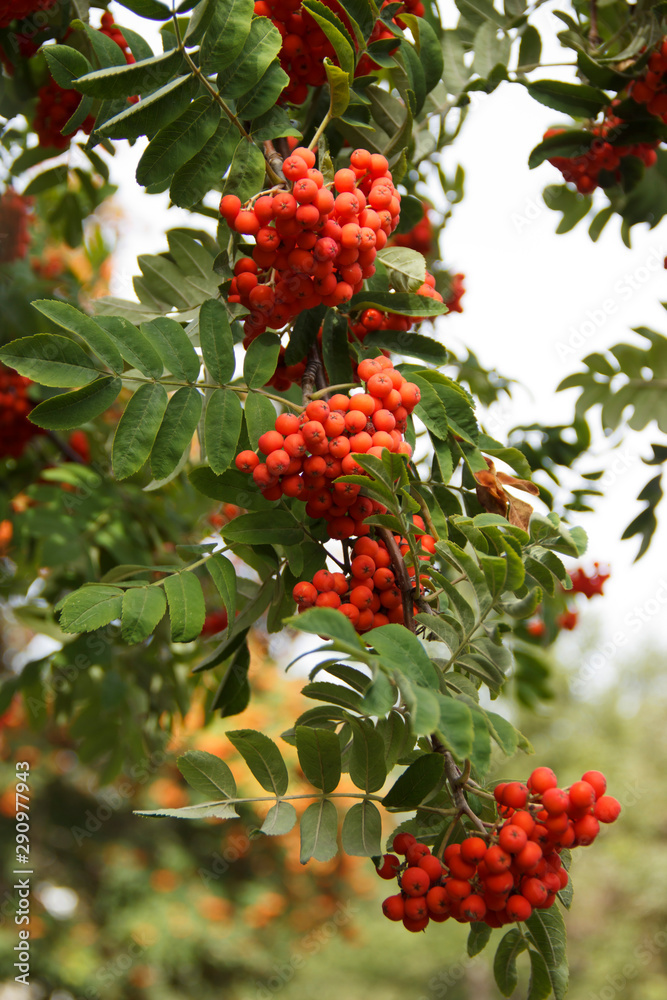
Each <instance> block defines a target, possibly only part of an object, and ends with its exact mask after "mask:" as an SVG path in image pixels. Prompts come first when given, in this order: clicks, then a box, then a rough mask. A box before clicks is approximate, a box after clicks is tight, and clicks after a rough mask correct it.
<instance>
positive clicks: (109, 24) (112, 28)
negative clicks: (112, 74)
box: [99, 10, 139, 101]
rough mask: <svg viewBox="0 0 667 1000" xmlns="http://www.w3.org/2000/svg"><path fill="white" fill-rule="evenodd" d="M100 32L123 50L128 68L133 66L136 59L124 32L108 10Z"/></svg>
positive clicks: (104, 15)
mask: <svg viewBox="0 0 667 1000" xmlns="http://www.w3.org/2000/svg"><path fill="white" fill-rule="evenodd" d="M99 30H100V32H101V33H102V34H103V35H106V36H107V38H110V39H111V41H112V42H115V43H116V45H117V46H118V48H119V49H121V51H122V53H123V55H124V56H125V62H126V63H127V64H128V66H131V65H132V63H134V62H136V59H135V58H134V56H133V55H132V53H131V52H130V48H129V45H128V44H127V41H126V40H125V36H124V34H123V32H122V31H121V30H120V28H119V27H118V25H117V24H115V23H114V19H113V14H110V13H109V11H108V10H105V12H104V13H103V14H102V22H101V25H100V28H99ZM130 100H132V98H130ZM134 100H135V101H138V100H139V98H138V97H135V98H134Z"/></svg>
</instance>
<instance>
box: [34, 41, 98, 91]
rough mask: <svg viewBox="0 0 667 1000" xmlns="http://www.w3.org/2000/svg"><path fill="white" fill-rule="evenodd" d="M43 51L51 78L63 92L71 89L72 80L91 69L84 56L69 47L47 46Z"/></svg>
mask: <svg viewBox="0 0 667 1000" xmlns="http://www.w3.org/2000/svg"><path fill="white" fill-rule="evenodd" d="M43 51H44V57H45V58H46V62H47V65H48V67H49V70H50V72H51V76H52V77H53V79H54V80H55V81H56V83H57V84H58V85H59V86H60V87H64V88H65V90H69V89H70V88H71V86H72V81H73V80H76V78H77V77H79V76H83V75H84V73H88V72H90V70H91V69H92V68H93V67H92V66H91V64H90V63H89V61H88V60H87V59H86V57H85V56H84V54H83V53H82V52H79V50H78V49H73V48H72V47H71V46H70V45H47V46H45V47H44V50H43Z"/></svg>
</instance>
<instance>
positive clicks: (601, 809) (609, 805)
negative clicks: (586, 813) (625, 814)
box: [595, 795, 621, 823]
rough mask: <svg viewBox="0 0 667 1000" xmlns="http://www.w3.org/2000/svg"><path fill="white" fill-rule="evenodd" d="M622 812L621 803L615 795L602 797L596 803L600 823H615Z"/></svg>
mask: <svg viewBox="0 0 667 1000" xmlns="http://www.w3.org/2000/svg"><path fill="white" fill-rule="evenodd" d="M620 812H621V803H620V802H619V801H618V799H615V798H614V796H613V795H601V796H600V798H599V799H598V800H597V802H596V803H595V818H596V819H597V820H599V822H600V823H613V822H614V821H615V820H617V819H618V817H619V815H620Z"/></svg>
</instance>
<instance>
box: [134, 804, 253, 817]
mask: <svg viewBox="0 0 667 1000" xmlns="http://www.w3.org/2000/svg"><path fill="white" fill-rule="evenodd" d="M134 815H135V816H147V817H154V818H156V819H162V818H166V819H238V813H237V812H236V809H235V808H234V806H233V805H228V804H225V803H221V804H219V805H207V804H204V805H201V806H181V807H180V808H179V809H135V810H134Z"/></svg>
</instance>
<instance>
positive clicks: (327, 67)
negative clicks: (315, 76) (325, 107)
mask: <svg viewBox="0 0 667 1000" xmlns="http://www.w3.org/2000/svg"><path fill="white" fill-rule="evenodd" d="M324 71H325V73H326V74H327V82H328V84H329V114H330V116H331V117H332V118H340V116H341V115H344V114H345V112H346V111H347V108H348V105H349V103H350V78H349V76H348V74H347V73H346V72H345V70H344V69H341V67H340V66H335V65H334V64H333V63H332V62H331V60H330V59H329V58H328V57H325V59H324Z"/></svg>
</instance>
